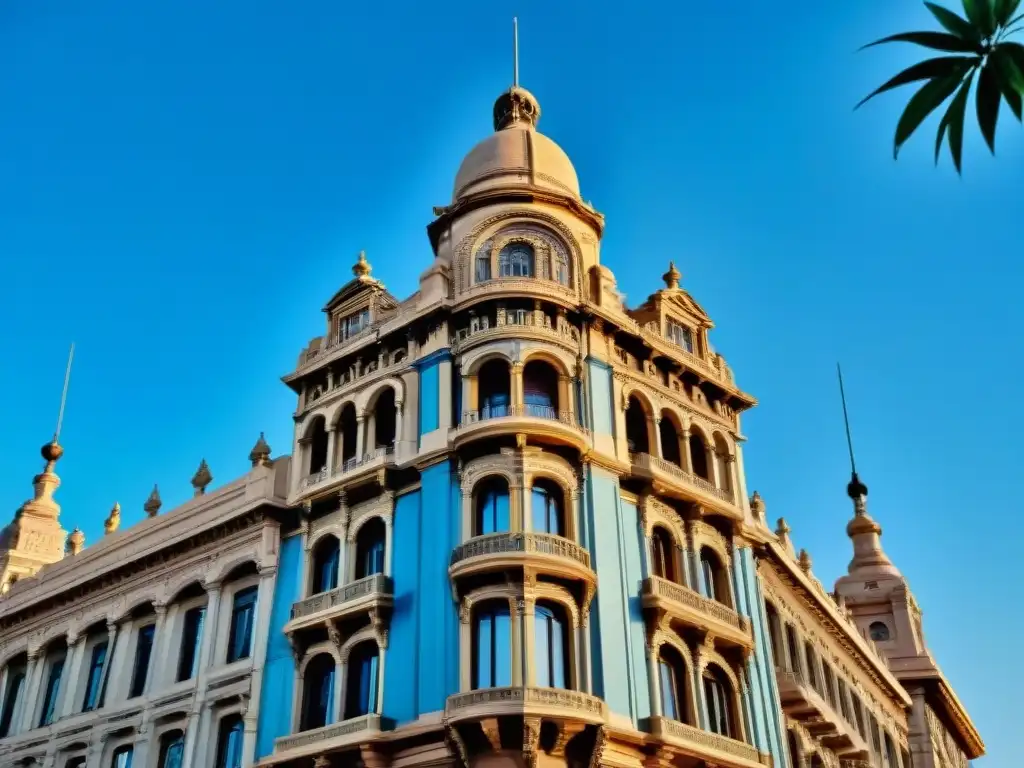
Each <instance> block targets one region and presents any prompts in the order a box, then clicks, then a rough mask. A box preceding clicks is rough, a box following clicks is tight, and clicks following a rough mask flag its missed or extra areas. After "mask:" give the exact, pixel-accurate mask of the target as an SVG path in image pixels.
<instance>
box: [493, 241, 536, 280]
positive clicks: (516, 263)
mask: <svg viewBox="0 0 1024 768" xmlns="http://www.w3.org/2000/svg"><path fill="white" fill-rule="evenodd" d="M533 269H534V265H533V248H532V247H531V246H530V245H529V243H521V242H520V243H509V244H508V245H506V246H505V247H504V248H502V249H501V253H499V254H498V274H499V275H501V277H533Z"/></svg>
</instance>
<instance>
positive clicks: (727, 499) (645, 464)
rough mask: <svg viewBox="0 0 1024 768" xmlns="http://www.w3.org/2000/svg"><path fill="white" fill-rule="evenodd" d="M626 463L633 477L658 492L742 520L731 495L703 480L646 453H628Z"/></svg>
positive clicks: (740, 510)
mask: <svg viewBox="0 0 1024 768" xmlns="http://www.w3.org/2000/svg"><path fill="white" fill-rule="evenodd" d="M629 463H630V464H631V465H632V468H633V474H634V475H635V476H638V477H641V478H643V479H644V480H648V481H650V482H651V483H653V484H654V486H655V489H656V490H657V491H658V492H660V493H664V494H666V495H669V496H674V497H676V498H679V499H682V500H684V501H693V502H696V503H698V504H701V505H703V506H705V507H708V508H710V509H714V510H715V511H716V512H720V513H721V514H724V515H728V516H729V517H732V518H735V519H737V520H742V519H743V510H742V509H741V508H740V507H738V506H737V505H736V502H735V500H734V498H733V494H732V492H731V491H727V490H724V489H722V488H717V487H716V486H715V484H714V483H711V482H709V481H707V480H705V479H704V478H703V477H698V476H697V475H695V474H693V473H692V472H687V471H686V470H685V469H682V468H681V467H677V466H676V465H675V464H673V463H672V462H670V461H665V460H664V459H661V458H658V457H657V456H652V455H651V454H649V453H631V454H629Z"/></svg>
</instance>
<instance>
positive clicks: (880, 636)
mask: <svg viewBox="0 0 1024 768" xmlns="http://www.w3.org/2000/svg"><path fill="white" fill-rule="evenodd" d="M868 633H869V634H870V635H871V639H872V640H874V641H875V642H876V643H884V642H886V641H887V640H888V639H889V627H887V626H886V625H885V622H881V621H873V622H871V626H869V627H868Z"/></svg>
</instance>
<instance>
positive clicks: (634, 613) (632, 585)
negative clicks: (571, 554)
mask: <svg viewBox="0 0 1024 768" xmlns="http://www.w3.org/2000/svg"><path fill="white" fill-rule="evenodd" d="M619 535H620V539H621V541H622V555H623V561H624V564H625V568H624V569H623V572H622V573H623V587H624V590H625V597H626V605H627V621H628V624H629V635H628V640H629V662H630V678H631V681H632V686H631V687H632V694H633V702H632V703H633V710H632V714H633V720H634V723H635V722H637V721H638V720H641V719H643V718H645V717H650V716H651V691H650V679H649V678H648V675H647V650H646V649H647V639H646V637H645V635H646V632H645V628H644V613H643V605H642V604H641V597H640V589H641V587H642V582H643V578H644V576H643V563H642V560H641V554H640V552H641V547H642V546H644V543H643V541H644V539H643V531H642V530H641V529H640V517H639V515H638V514H637V510H636V505H635V504H630V503H629V502H626V501H622V500H621V499H620V509H619Z"/></svg>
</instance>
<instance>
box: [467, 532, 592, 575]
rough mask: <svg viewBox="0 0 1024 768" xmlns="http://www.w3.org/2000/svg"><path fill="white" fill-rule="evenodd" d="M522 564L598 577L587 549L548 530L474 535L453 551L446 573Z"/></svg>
mask: <svg viewBox="0 0 1024 768" xmlns="http://www.w3.org/2000/svg"><path fill="white" fill-rule="evenodd" d="M524 567H529V568H532V569H534V570H536V571H539V572H541V573H545V574H548V575H550V576H556V577H559V578H564V579H574V580H580V581H584V582H587V583H589V584H594V583H595V582H596V581H597V576H596V575H595V574H594V571H593V569H592V568H591V567H590V553H589V552H587V550H586V549H584V548H583V547H581V546H580V545H579V544H577V543H576V542H574V541H572V540H570V539H567V538H565V537H564V536H556V535H555V534H551V533H526V532H522V533H490V534H487V535H486V536H475V537H473V538H472V539H470V540H469V541H467V542H465V543H464V544H460V545H459V546H457V547H456V548H455V550H454V551H453V552H452V556H451V561H450V563H449V568H448V574H449V575H450V576H451V578H452V579H453V580H455V579H458V578H464V577H467V576H472V575H475V574H480V573H492V572H494V571H504V570H509V569H516V568H524Z"/></svg>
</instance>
